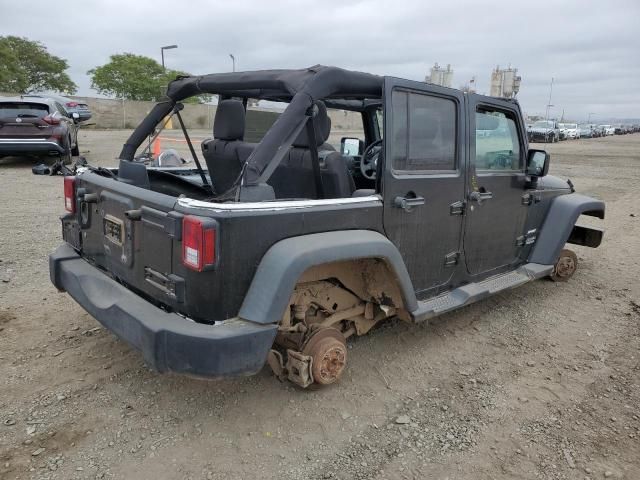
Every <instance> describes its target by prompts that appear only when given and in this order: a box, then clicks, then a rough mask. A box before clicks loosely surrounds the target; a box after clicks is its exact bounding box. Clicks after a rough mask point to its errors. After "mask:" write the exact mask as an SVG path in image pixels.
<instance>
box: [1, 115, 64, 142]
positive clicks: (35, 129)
mask: <svg viewBox="0 0 640 480" xmlns="http://www.w3.org/2000/svg"><path fill="white" fill-rule="evenodd" d="M52 132H53V127H52V126H51V125H49V124H48V123H46V122H45V121H44V120H42V119H41V118H0V138H21V139H29V138H32V139H43V138H49V137H50V136H51V134H52Z"/></svg>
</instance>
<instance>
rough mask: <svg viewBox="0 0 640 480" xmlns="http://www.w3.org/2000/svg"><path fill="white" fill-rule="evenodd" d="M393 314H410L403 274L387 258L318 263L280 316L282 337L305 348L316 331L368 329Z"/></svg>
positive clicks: (350, 332) (406, 317)
mask: <svg viewBox="0 0 640 480" xmlns="http://www.w3.org/2000/svg"><path fill="white" fill-rule="evenodd" d="M393 316H398V317H400V318H402V319H403V320H407V321H409V320H410V316H409V314H408V312H407V311H406V310H405V308H404V302H403V298H402V294H401V291H400V287H399V283H398V280H397V278H396V276H395V274H394V273H393V269H392V268H391V267H390V266H389V265H388V264H387V262H386V261H385V260H383V259H378V258H367V259H353V260H344V261H337V262H331V263H326V264H321V265H315V266H313V267H310V268H308V269H307V270H306V271H305V272H304V273H303V274H302V275H301V276H300V278H299V279H298V281H297V282H296V285H295V287H294V289H293V292H292V293H291V297H290V299H289V302H288V304H287V308H286V309H285V312H284V315H283V318H282V320H281V321H280V326H279V334H278V337H277V338H276V343H278V344H280V345H281V346H283V347H286V348H294V349H296V350H301V349H302V348H303V346H304V344H305V343H306V342H307V340H308V338H310V337H311V336H312V335H313V333H314V332H315V331H317V330H318V329H322V328H335V329H337V330H339V331H340V332H342V333H343V335H344V336H345V337H349V336H351V335H353V334H357V335H364V334H365V333H367V332H368V331H369V330H371V329H372V328H373V327H374V326H375V325H376V324H378V323H379V322H381V321H383V320H385V319H388V318H390V317H393Z"/></svg>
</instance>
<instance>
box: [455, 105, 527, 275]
mask: <svg viewBox="0 0 640 480" xmlns="http://www.w3.org/2000/svg"><path fill="white" fill-rule="evenodd" d="M467 108H468V118H469V127H470V128H469V134H470V135H469V137H470V138H469V145H470V151H469V176H468V178H469V181H468V185H467V215H466V225H465V234H464V252H465V260H466V264H467V270H468V272H469V274H471V275H473V276H475V275H481V276H487V275H489V274H490V273H491V272H493V271H495V273H499V271H500V270H501V269H502V270H508V269H509V268H513V266H515V265H516V264H517V263H519V262H520V261H521V259H520V255H521V252H522V250H523V246H524V243H525V242H526V238H525V236H524V228H525V221H526V215H527V206H526V205H525V203H526V202H525V199H526V197H524V198H523V196H525V193H526V192H525V186H526V176H525V153H526V152H525V148H526V146H525V143H524V129H523V125H522V124H521V120H520V119H521V115H520V112H519V108H518V106H517V104H515V103H513V102H509V101H501V100H496V99H493V100H491V102H487V101H486V100H483V99H482V98H479V97H478V96H476V95H469V97H468V104H467Z"/></svg>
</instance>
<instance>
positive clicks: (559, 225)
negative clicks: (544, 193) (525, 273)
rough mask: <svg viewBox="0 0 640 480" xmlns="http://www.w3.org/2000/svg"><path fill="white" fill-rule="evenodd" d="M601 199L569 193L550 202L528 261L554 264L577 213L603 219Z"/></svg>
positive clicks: (571, 228) (576, 217)
mask: <svg viewBox="0 0 640 480" xmlns="http://www.w3.org/2000/svg"><path fill="white" fill-rule="evenodd" d="M604 208H605V205H604V202H603V201H602V200H596V199H595V198H591V197H587V196H586V195H580V194H579V193H570V194H567V195H561V196H558V197H556V198H554V199H553V200H552V201H551V206H550V207H549V211H548V212H547V216H546V218H545V220H544V222H543V224H542V228H541V229H540V234H539V235H538V238H537V240H536V244H535V246H534V247H533V250H532V251H531V254H530V255H529V262H531V263H539V264H542V265H554V264H555V263H556V261H557V260H558V257H559V256H560V251H561V250H562V248H563V247H564V245H565V243H567V240H568V239H569V235H570V234H571V231H572V230H573V227H574V225H575V224H576V221H577V220H578V217H580V215H590V216H592V217H598V218H604Z"/></svg>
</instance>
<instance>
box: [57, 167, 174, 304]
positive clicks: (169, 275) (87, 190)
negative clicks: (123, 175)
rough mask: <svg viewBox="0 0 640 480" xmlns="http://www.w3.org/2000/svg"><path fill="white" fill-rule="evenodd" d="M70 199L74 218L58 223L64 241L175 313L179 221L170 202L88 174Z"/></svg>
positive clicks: (79, 179) (163, 197)
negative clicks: (175, 266) (73, 206)
mask: <svg viewBox="0 0 640 480" xmlns="http://www.w3.org/2000/svg"><path fill="white" fill-rule="evenodd" d="M76 197H77V199H78V201H77V203H76V210H77V211H76V213H75V214H74V215H68V216H67V217H64V218H63V235H64V238H65V240H66V241H67V242H68V243H70V244H71V245H73V246H74V247H75V248H76V250H77V251H79V252H80V254H81V255H82V257H84V258H85V259H86V260H89V261H90V262H91V263H93V264H95V265H97V266H98V267H100V268H101V269H103V270H106V271H107V272H109V274H110V275H111V276H113V277H114V278H116V279H118V280H119V281H120V282H121V283H123V284H125V285H127V286H128V287H130V288H132V289H133V290H136V291H139V292H142V293H145V294H146V295H147V296H148V297H150V298H152V299H153V300H155V301H156V302H157V303H160V304H164V305H167V306H170V307H172V308H174V309H181V308H180V306H181V304H182V303H183V302H184V280H183V279H182V278H181V277H180V276H179V275H177V274H176V273H175V272H174V263H175V262H176V261H177V262H178V263H180V260H181V257H180V254H181V240H182V238H181V234H182V219H183V217H184V216H183V214H181V213H178V212H175V211H174V210H173V206H174V204H175V201H176V199H175V198H174V197H171V196H168V195H163V194H160V193H156V192H152V191H150V190H147V189H144V188H139V187H135V186H132V185H128V184H126V183H124V182H119V181H116V180H114V179H111V178H107V177H102V176H100V175H97V174H95V173H91V172H85V173H83V174H80V175H78V176H77V177H76ZM176 255H177V257H176ZM179 273H182V272H179Z"/></svg>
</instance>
